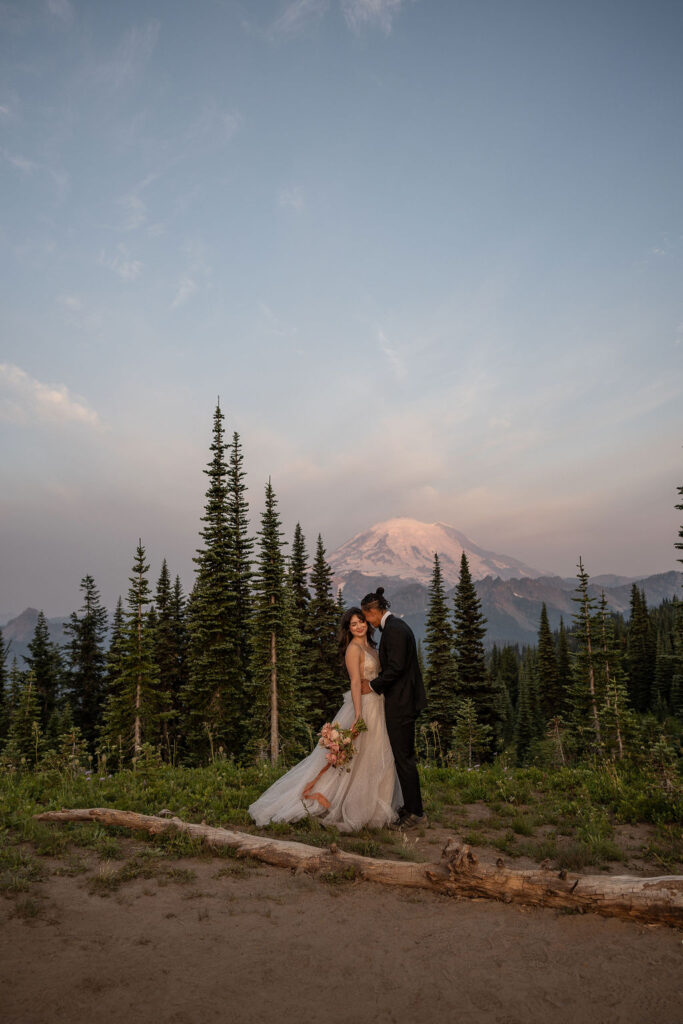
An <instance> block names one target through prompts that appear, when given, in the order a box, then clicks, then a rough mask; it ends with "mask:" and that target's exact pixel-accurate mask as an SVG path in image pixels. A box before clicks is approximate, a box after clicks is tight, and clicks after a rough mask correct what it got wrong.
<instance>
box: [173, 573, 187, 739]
mask: <svg viewBox="0 0 683 1024" xmlns="http://www.w3.org/2000/svg"><path fill="white" fill-rule="evenodd" d="M171 618H172V621H173V648H174V650H175V654H176V663H175V672H174V675H173V678H172V682H173V686H172V688H171V707H172V708H173V710H174V711H175V717H174V719H173V723H172V729H171V732H172V738H173V742H174V749H175V744H176V743H177V741H178V739H179V731H180V728H181V714H182V694H183V692H184V690H185V687H186V686H187V680H188V665H187V657H188V654H187V651H188V634H187V603H186V601H185V595H184V593H183V586H182V583H181V582H180V576H177V575H176V578H175V583H174V585H173V593H172V595H171Z"/></svg>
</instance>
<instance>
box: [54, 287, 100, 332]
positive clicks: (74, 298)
mask: <svg viewBox="0 0 683 1024" xmlns="http://www.w3.org/2000/svg"><path fill="white" fill-rule="evenodd" d="M57 302H58V304H59V306H60V308H61V310H62V313H63V315H64V319H65V321H66V323H67V324H69V325H70V326H71V327H76V328H78V330H79V331H85V332H86V334H99V332H100V331H101V330H102V327H103V323H104V321H103V318H102V315H101V314H100V313H98V312H96V311H95V310H92V309H89V308H88V306H87V305H86V303H85V302H84V301H83V299H82V298H81V297H80V295H60V296H58V298H57Z"/></svg>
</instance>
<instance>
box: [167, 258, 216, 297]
mask: <svg viewBox="0 0 683 1024" xmlns="http://www.w3.org/2000/svg"><path fill="white" fill-rule="evenodd" d="M186 252H187V257H188V262H187V268H186V270H185V271H184V273H183V274H181V276H180V280H179V281H178V284H177V287H176V290H175V294H174V296H173V299H172V301H171V309H177V308H178V307H179V306H184V305H185V303H186V302H187V301H188V300H189V299H191V298H192V296H193V295H195V294H196V293H197V292H198V291H199V288H200V285H204V286H206V285H207V284H208V282H209V281H210V279H211V267H210V266H208V264H207V263H206V260H205V259H204V246H203V245H202V244H201V243H200V242H190V243H189V244H188V245H187V246H186Z"/></svg>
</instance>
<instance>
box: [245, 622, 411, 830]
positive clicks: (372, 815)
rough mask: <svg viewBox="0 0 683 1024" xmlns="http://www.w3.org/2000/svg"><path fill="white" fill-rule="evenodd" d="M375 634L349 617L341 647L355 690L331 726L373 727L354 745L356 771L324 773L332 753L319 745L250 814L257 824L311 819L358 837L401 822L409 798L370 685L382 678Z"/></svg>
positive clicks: (349, 692) (341, 631) (380, 704)
mask: <svg viewBox="0 0 683 1024" xmlns="http://www.w3.org/2000/svg"><path fill="white" fill-rule="evenodd" d="M372 633H373V630H372V628H371V627H370V626H368V623H367V622H366V621H365V618H364V616H363V613H362V611H361V610H360V608H349V609H348V610H347V611H345V612H344V615H343V616H342V620H341V623H340V625H339V648H340V653H341V654H342V655H343V657H344V663H345V665H346V669H347V672H348V674H349V679H350V682H351V689H350V690H347V691H346V693H345V694H344V703H343V704H342V706H341V708H340V709H339V711H338V712H337V714H336V715H335V716H334V718H333V719H331V721H333V722H337V723H338V724H339V725H340V726H341V727H342V728H343V729H349V728H352V727H353V726H354V725H355V724H356V723H357V722H358V720H359V719H360V718H362V719H363V720H364V722H365V724H366V725H367V731H363V732H361V733H359V734H358V735H357V736H356V737H355V739H354V740H353V745H354V747H355V750H356V753H355V754H354V756H353V758H352V759H351V762H350V765H349V767H350V769H351V770H350V771H345V770H344V769H336V768H334V767H333V766H329V767H328V768H327V770H325V771H322V769H324V768H325V765H326V764H327V760H326V753H327V751H326V749H325V748H324V747H321V746H316V747H315V749H314V750H313V752H312V753H311V754H309V755H308V757H305V758H304V759H303V760H302V761H299V763H298V764H295V765H294V767H293V768H290V770H289V771H288V772H287V773H286V774H285V775H283V776H281V778H279V779H278V780H277V782H274V783H273V785H272V786H270V787H269V789H267V790H266V791H265V792H264V793H262V794H261V796H260V797H259V798H258V800H255V801H254V803H252V804H250V805H249V814H250V815H251V817H252V818H253V820H254V821H255V822H256V824H257V825H259V826H263V825H265V824H267V823H268V822H271V821H298V820H299V819H300V818H305V817H306V816H307V815H309V814H310V815H315V816H317V817H318V818H319V819H320V821H321V822H323V823H324V824H325V825H333V826H334V827H335V828H336V829H337V830H338V831H339V832H355V831H356V830H358V829H360V828H363V827H364V826H367V827H369V828H382V827H383V826H385V825H389V824H391V823H392V822H394V821H396V819H397V817H398V814H397V812H398V809H399V807H401V806H402V805H403V794H402V792H401V785H400V783H399V781H398V775H397V774H396V766H395V763H394V756H393V754H392V751H391V744H390V742H389V736H388V733H387V727H386V723H385V721H384V697H383V695H382V694H378V693H375V692H374V691H373V690H372V689H371V687H370V686H369V685H368V683H369V682H370V681H371V680H373V679H374V678H375V677H376V676H377V675H378V674H379V657H378V655H377V653H376V651H375V644H374V641H373V639H372Z"/></svg>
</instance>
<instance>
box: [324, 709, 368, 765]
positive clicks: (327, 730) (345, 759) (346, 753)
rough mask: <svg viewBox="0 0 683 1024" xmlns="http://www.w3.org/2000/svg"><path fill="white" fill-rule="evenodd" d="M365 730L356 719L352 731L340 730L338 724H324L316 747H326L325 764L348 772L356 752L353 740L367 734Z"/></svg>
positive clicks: (360, 721)
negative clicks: (359, 734) (359, 735)
mask: <svg viewBox="0 0 683 1024" xmlns="http://www.w3.org/2000/svg"><path fill="white" fill-rule="evenodd" d="M367 728H368V727H367V725H366V724H365V722H364V721H363V719H362V718H359V719H358V721H357V722H356V724H355V725H354V727H353V729H342V727H341V726H340V725H339V723H338V722H325V724H324V726H323V727H322V729H321V730H320V739H319V741H318V746H320V747H327V754H326V755H325V759H326V760H327V763H328V764H329V765H332V767H333V768H344V769H345V770H346V771H347V772H350V771H351V769H350V768H349V767H348V764H349V761H350V760H351V758H352V757H353V755H354V754H355V752H356V750H355V747H354V745H353V740H354V738H355V737H356V736H357V735H358V733H360V732H367Z"/></svg>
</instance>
